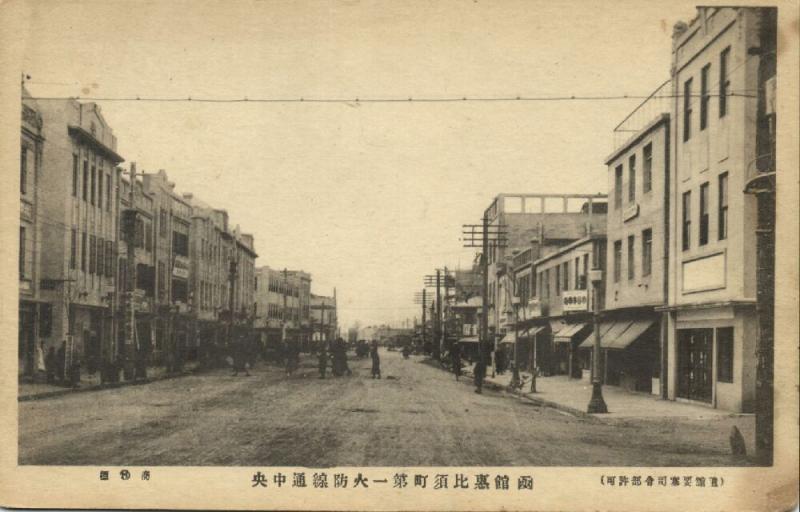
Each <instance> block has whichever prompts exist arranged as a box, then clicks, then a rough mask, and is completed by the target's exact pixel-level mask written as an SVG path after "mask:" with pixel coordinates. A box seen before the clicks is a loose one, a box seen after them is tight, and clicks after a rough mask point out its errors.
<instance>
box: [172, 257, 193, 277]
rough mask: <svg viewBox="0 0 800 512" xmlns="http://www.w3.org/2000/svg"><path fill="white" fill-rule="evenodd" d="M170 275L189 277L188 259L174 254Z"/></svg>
mask: <svg viewBox="0 0 800 512" xmlns="http://www.w3.org/2000/svg"><path fill="white" fill-rule="evenodd" d="M172 275H173V276H175V277H180V278H182V279H189V260H188V259H187V258H184V257H183V256H175V262H174V263H173V265H172Z"/></svg>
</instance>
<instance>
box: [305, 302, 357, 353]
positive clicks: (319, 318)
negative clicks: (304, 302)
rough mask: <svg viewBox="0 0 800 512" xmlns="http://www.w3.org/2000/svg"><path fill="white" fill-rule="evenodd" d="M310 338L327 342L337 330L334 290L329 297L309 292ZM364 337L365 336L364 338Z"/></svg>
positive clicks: (333, 337) (332, 338)
mask: <svg viewBox="0 0 800 512" xmlns="http://www.w3.org/2000/svg"><path fill="white" fill-rule="evenodd" d="M310 308H311V329H312V335H311V340H312V341H313V342H314V343H320V342H329V341H332V340H334V339H335V338H336V335H337V333H338V331H339V329H338V326H339V324H338V318H337V314H336V290H334V292H333V295H332V296H330V297H327V296H324V295H315V294H313V293H312V294H311V304H310ZM365 339H366V338H365Z"/></svg>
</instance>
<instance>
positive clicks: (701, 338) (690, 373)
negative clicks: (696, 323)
mask: <svg viewBox="0 0 800 512" xmlns="http://www.w3.org/2000/svg"><path fill="white" fill-rule="evenodd" d="M713 343H714V330H713V329H679V330H678V393H677V395H678V397H679V398H686V399H689V400H697V401H701V402H707V403H711V398H712V396H711V395H712V384H713V382H712V369H713V367H712V364H713V363H712V350H713Z"/></svg>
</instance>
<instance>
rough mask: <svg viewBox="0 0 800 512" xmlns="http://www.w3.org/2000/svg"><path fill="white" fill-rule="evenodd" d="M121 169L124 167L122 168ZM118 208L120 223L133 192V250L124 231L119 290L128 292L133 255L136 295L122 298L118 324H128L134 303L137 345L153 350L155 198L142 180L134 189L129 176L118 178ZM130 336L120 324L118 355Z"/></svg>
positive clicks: (148, 351) (119, 253) (119, 269)
mask: <svg viewBox="0 0 800 512" xmlns="http://www.w3.org/2000/svg"><path fill="white" fill-rule="evenodd" d="M120 171H121V169H120ZM119 186H120V188H119V212H120V226H123V225H124V222H123V221H122V216H123V215H124V213H123V212H124V211H126V210H128V209H130V208H131V194H132V193H133V201H134V205H135V209H136V221H135V224H134V226H133V228H134V229H133V252H132V254H131V252H130V251H129V250H128V242H127V236H125V234H124V233H123V232H122V231H121V232H120V235H119V242H118V245H117V246H118V248H119V250H118V266H117V291H118V293H119V294H120V295H119V296H120V297H122V294H123V293H125V292H128V291H130V290H128V272H129V268H130V267H129V265H128V259H129V258H131V257H133V258H134V265H133V266H134V272H135V280H134V290H135V293H134V299H133V304H132V305H131V304H130V303H125V302H124V301H120V302H119V303H118V305H119V306H120V307H118V308H117V311H116V316H115V318H116V319H117V326H118V327H120V326H122V325H125V319H126V318H127V317H128V315H129V314H130V313H129V311H126V308H128V307H133V308H134V315H135V319H136V330H135V332H136V340H135V345H136V346H138V347H139V349H141V350H143V351H144V352H145V353H151V352H152V350H153V348H154V345H155V343H156V341H157V340H156V339H155V336H154V334H153V331H154V322H153V314H154V312H155V309H154V301H155V298H156V297H155V288H156V284H155V279H156V272H155V251H154V238H155V237H154V225H155V224H154V220H155V219H154V203H153V198H152V197H151V196H150V194H148V193H147V192H145V190H144V186H143V184H142V182H141V181H140V180H138V179H137V180H136V183H135V186H134V188H133V191H131V182H130V180H129V179H126V178H121V179H120V182H119ZM125 336H127V333H125V330H124V328H118V330H117V337H118V342H117V346H116V352H115V354H116V355H119V354H124V344H125V340H124V337H125Z"/></svg>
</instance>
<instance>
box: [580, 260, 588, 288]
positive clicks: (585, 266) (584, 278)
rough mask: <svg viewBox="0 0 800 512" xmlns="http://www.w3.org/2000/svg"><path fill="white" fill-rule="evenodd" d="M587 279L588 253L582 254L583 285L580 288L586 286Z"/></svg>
mask: <svg viewBox="0 0 800 512" xmlns="http://www.w3.org/2000/svg"><path fill="white" fill-rule="evenodd" d="M588 280H589V255H588V254H584V255H583V286H582V287H581V289H582V290H585V289H586V288H587V285H588V283H587V281H588Z"/></svg>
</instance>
